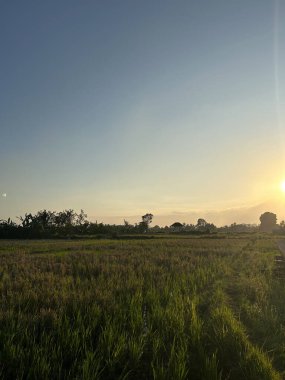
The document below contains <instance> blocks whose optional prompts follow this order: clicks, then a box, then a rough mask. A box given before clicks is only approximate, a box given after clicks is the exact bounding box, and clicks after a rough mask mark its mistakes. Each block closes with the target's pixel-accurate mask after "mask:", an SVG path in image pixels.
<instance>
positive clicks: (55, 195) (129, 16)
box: [0, 0, 285, 222]
mask: <svg viewBox="0 0 285 380" xmlns="http://www.w3.org/2000/svg"><path fill="white" fill-rule="evenodd" d="M283 20H285V3H284V2H283V1H280V3H279V2H278V1H277V0H276V1H273V0H272V1H270V0H239V1H229V0H220V1H219V0H216V1H213V0H201V1H186V0H185V1H179V0H178V1H174V0H171V1H169V0H163V1H156V0H149V1H148V0H144V1H136V0H129V1H124V0H122V1H111V0H110V1H109V0H107V1H105V0H104V1H103V0H100V1H99V0H98V1H95V0H94V1H81V0H80V1H79V0H65V1H52V0H49V1H36V0H34V1H29V0H25V1H22V0H21V1H20V0H18V1H1V3H0V46H1V53H0V54H1V55H0V132H1V135H0V144H1V146H0V193H2V194H6V196H3V195H2V197H1V198H0V219H1V218H2V217H8V216H12V217H14V216H16V215H22V214H23V213H24V212H28V211H37V210H40V209H44V208H47V209H51V210H62V209H65V208H73V209H76V210H80V208H83V209H84V210H85V211H86V212H87V213H88V215H89V216H94V217H98V218H99V219H100V217H101V216H108V217H111V216H116V215H120V216H125V217H127V216H128V215H137V214H138V215H140V214H142V213H145V212H152V213H153V214H155V215H159V214H161V215H163V214H170V213H173V212H190V211H191V210H209V209H211V210H213V209H214V210H223V209H225V208H231V207H240V206H245V205H253V204H257V203H258V202H263V201H265V200H267V199H272V198H277V197H278V196H279V195H280V191H279V189H278V186H279V182H280V181H281V180H282V179H283V177H285V139H284V136H285V132H284V120H285V116H284V115H285V112H284V99H285V75H284V68H285V50H284V46H285V24H284V21H283ZM281 47H283V48H281ZM284 197H285V195H284ZM185 221H186V222H187V220H185Z"/></svg>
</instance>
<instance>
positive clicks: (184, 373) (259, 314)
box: [0, 236, 285, 380]
mask: <svg viewBox="0 0 285 380" xmlns="http://www.w3.org/2000/svg"><path fill="white" fill-rule="evenodd" d="M275 254H276V247H275V245H274V241H273V240H272V239H270V238H262V237H258V236H253V237H243V238H237V237H236V236H233V237H232V238H227V239H225V238H223V239H201V238H199V239H198V238H194V239H185V238H181V239H179V238H177V239H173V238H171V239H153V240H132V241H127V240H124V241H115V240H100V241H91V240H88V241H33V242H21V241H18V242H10V241H2V242H1V245H0V292H1V309H0V378H3V379H86V380H87V379H110V380H111V379H112V380H113V379H136V380H137V379H166V380H167V379H169V380H172V379H177V380H180V379H181V380H183V379H203V380H207V379H208V380H215V379H217V380H218V379H260V380H262V379H281V378H282V375H283V374H284V370H285V364H284V363H285V361H284V360H283V359H284V358H285V334H284V327H283V324H284V320H285V306H284V303H283V302H282V298H281V297H282V295H283V294H284V290H285V289H284V284H283V282H282V281H280V279H277V278H275V276H274V275H273V269H274V255H275Z"/></svg>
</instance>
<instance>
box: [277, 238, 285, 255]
mask: <svg viewBox="0 0 285 380" xmlns="http://www.w3.org/2000/svg"><path fill="white" fill-rule="evenodd" d="M277 246H278V248H279V250H280V252H281V253H282V254H283V256H285V239H283V240H278V241H277Z"/></svg>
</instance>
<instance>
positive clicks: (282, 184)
mask: <svg viewBox="0 0 285 380" xmlns="http://www.w3.org/2000/svg"><path fill="white" fill-rule="evenodd" d="M280 189H281V190H282V191H283V192H284V193H285V181H282V182H281V184H280Z"/></svg>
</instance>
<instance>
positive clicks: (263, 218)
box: [259, 211, 277, 232]
mask: <svg viewBox="0 0 285 380" xmlns="http://www.w3.org/2000/svg"><path fill="white" fill-rule="evenodd" d="M259 220H260V231H262V232H272V231H273V229H274V228H275V227H276V225H277V216H276V214H274V213H273V212H269V211H267V212H265V213H263V214H262V215H260V218H259Z"/></svg>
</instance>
